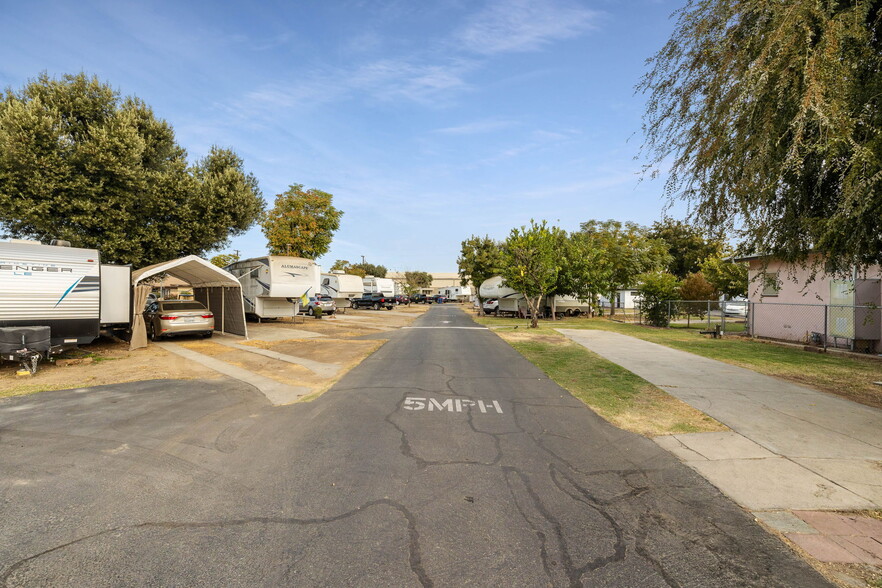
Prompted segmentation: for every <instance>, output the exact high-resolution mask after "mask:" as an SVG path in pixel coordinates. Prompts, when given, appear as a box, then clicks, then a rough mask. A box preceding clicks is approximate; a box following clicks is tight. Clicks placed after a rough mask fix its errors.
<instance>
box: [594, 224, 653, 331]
mask: <svg viewBox="0 0 882 588" xmlns="http://www.w3.org/2000/svg"><path fill="white" fill-rule="evenodd" d="M581 230H582V232H583V233H584V234H585V236H586V239H587V240H588V242H589V243H590V246H591V247H592V248H593V249H595V250H598V251H601V252H602V257H601V260H600V261H601V264H602V267H603V268H604V274H603V275H604V276H605V277H606V284H604V286H603V290H602V291H601V292H600V293H601V294H603V295H605V296H607V297H608V298H609V299H610V300H615V297H616V291H617V290H620V289H622V288H630V287H632V286H634V284H635V283H636V282H637V276H639V275H640V274H643V273H646V272H650V271H654V270H661V269H662V268H664V267H666V266H667V265H668V263H669V261H670V255H669V254H668V246H667V244H666V243H665V242H664V241H662V240H660V239H653V238H652V237H651V236H650V235H649V232H648V230H647V229H646V228H645V227H641V226H640V225H638V224H637V223H632V222H626V223H622V222H619V221H615V220H608V221H597V220H590V221H588V222H584V223H582V224H581ZM610 315H611V316H612V315H615V304H611V305H610Z"/></svg>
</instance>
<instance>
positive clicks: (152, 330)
mask: <svg viewBox="0 0 882 588" xmlns="http://www.w3.org/2000/svg"><path fill="white" fill-rule="evenodd" d="M147 338H148V339H150V340H151V341H156V340H157V339H159V337H157V336H156V327H155V326H153V321H150V322H149V323H147Z"/></svg>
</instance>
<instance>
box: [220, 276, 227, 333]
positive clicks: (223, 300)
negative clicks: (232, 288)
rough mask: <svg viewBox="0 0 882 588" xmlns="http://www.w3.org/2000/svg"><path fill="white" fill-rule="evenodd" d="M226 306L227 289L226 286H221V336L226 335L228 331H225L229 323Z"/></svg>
mask: <svg viewBox="0 0 882 588" xmlns="http://www.w3.org/2000/svg"><path fill="white" fill-rule="evenodd" d="M226 304H227V287H226V285H224V284H221V335H226V331H224V323H226V322H227V313H226V308H225V307H226Z"/></svg>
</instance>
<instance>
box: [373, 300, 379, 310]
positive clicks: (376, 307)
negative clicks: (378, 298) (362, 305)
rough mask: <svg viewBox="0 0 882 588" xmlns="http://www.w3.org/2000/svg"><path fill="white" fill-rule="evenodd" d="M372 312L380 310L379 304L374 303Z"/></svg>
mask: <svg viewBox="0 0 882 588" xmlns="http://www.w3.org/2000/svg"><path fill="white" fill-rule="evenodd" d="M374 310H380V303H379V302H374Z"/></svg>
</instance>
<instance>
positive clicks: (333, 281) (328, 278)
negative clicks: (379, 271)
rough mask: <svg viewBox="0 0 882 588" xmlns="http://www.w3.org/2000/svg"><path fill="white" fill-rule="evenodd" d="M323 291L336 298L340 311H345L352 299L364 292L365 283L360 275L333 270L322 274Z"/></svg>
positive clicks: (326, 294)
mask: <svg viewBox="0 0 882 588" xmlns="http://www.w3.org/2000/svg"><path fill="white" fill-rule="evenodd" d="M321 293H322V294H324V295H325V296H330V297H331V298H333V299H334V302H335V303H336V304H337V310H338V311H339V312H345V309H346V308H348V307H349V304H350V303H349V301H350V300H352V299H353V298H361V295H362V294H364V283H363V282H362V281H361V277H360V276H354V275H352V274H344V273H342V272H340V273H337V272H335V271H332V272H331V273H329V274H322V285H321Z"/></svg>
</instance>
